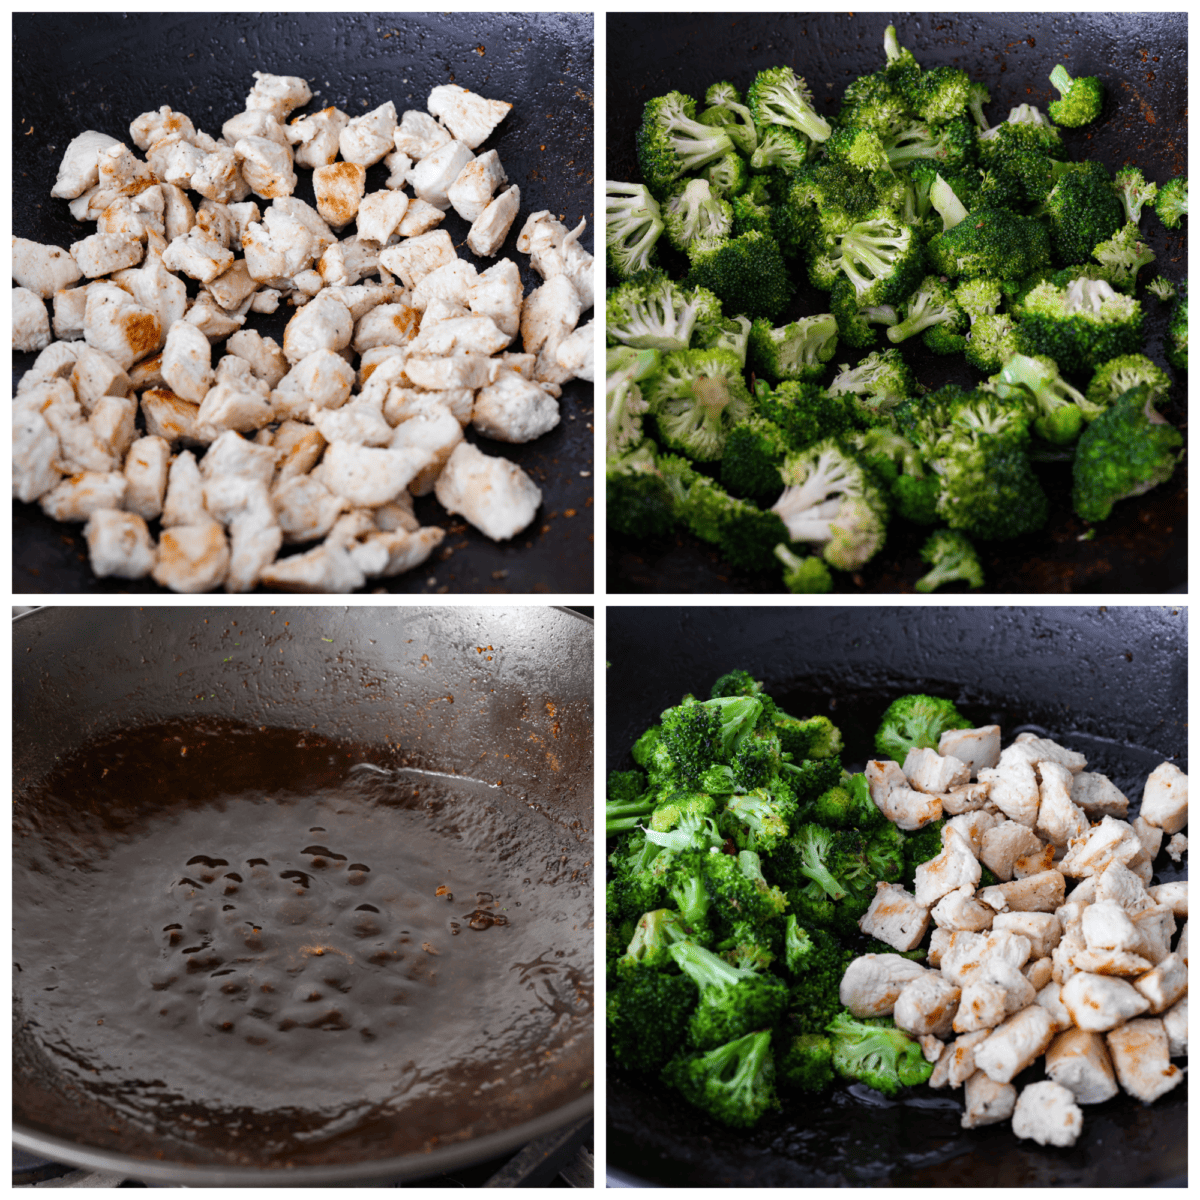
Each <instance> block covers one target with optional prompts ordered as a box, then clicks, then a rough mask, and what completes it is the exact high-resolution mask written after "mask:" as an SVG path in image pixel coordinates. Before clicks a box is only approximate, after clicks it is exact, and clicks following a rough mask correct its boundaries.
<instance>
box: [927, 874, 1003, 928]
mask: <svg viewBox="0 0 1200 1200" xmlns="http://www.w3.org/2000/svg"><path fill="white" fill-rule="evenodd" d="M930 916H931V917H933V922H934V924H935V925H937V926H939V927H940V928H942V929H956V930H969V931H970V932H972V933H979V932H980V931H981V930H984V929H991V927H992V921H993V918H994V917H995V916H996V911H995V909H993V908H990V907H989V906H988V905H986V904H980V903H979V901H978V900H976V899H975V887H974V885H973V884H968V885H967V886H965V887H961V888H956V889H955V890H954V891H952V892H947V893H946V895H944V896H943V897H942V898H941V899H940V900H939V901H938V902H937V904H935V905H934V906H933V908H932V910H931V911H930Z"/></svg>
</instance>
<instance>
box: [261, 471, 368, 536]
mask: <svg viewBox="0 0 1200 1200" xmlns="http://www.w3.org/2000/svg"><path fill="white" fill-rule="evenodd" d="M271 501H272V503H273V504H274V506H275V515H276V519H277V520H278V522H279V525H280V528H281V529H282V530H283V540H284V541H285V542H311V541H313V540H314V539H316V538H320V537H324V536H325V535H326V534H327V533H328V532H329V531H330V529H332V528H333V523H334V521H336V520H337V519H338V517H339V516H340V515H341V513H343V512H344V511H345V510H346V509H348V508H349V507H350V502H349V501H348V500H347V499H346V498H345V496H335V495H334V494H333V493H332V492H331V491H330V490H329V489H328V488H327V487H326V486H325V485H324V484H323V483H322V482H321V481H320V480H319V479H316V478H314V477H313V476H312V475H299V476H295V477H293V478H291V479H286V480H284V481H283V482H281V483H280V484H279V485H278V486H277V487H276V488H275V489H274V490H273V491H272V493H271Z"/></svg>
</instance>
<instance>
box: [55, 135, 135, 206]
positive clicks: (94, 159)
mask: <svg viewBox="0 0 1200 1200" xmlns="http://www.w3.org/2000/svg"><path fill="white" fill-rule="evenodd" d="M120 144H121V143H120V142H118V141H117V139H116V138H115V137H110V136H109V135H108V134H107V133H99V132H97V131H96V130H95V129H88V130H86V131H85V132H83V133H81V134H79V135H77V136H76V137H74V138H72V139H71V141H70V144H69V145H68V146H67V149H66V153H65V154H64V155H63V158H62V162H61V163H60V164H59V167H58V178H57V180H55V183H54V187H53V188H51V190H50V195H51V196H55V197H57V198H59V199H62V200H73V199H75V197H76V196H82V195H83V193H84V192H86V191H87V190H88V188H92V187H95V186H96V185H97V184H98V183H99V182H100V167H99V156H100V152H101V151H102V150H107V149H109V148H110V147H112V146H119V145H120Z"/></svg>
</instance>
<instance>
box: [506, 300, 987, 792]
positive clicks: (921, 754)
mask: <svg viewBox="0 0 1200 1200" xmlns="http://www.w3.org/2000/svg"><path fill="white" fill-rule="evenodd" d="M535 295H536V293H535ZM526 349H528V346H527V347H526ZM904 774H905V776H906V778H907V779H908V782H909V785H910V786H911V787H914V788H916V790H917V791H918V792H926V793H928V794H929V795H931V796H940V795H941V794H942V793H943V792H945V791H948V790H949V789H950V788H952V787H961V786H962V785H963V784H965V783H968V782H969V781H970V773H969V771H968V769H967V765H966V763H962V762H959V760H958V759H957V758H943V757H942V756H941V755H940V754H938V753H937V752H936V751H935V750H928V749H924V748H920V747H914V748H913V749H911V750H910V751H909V752H908V757H907V758H906V759H905V760H904Z"/></svg>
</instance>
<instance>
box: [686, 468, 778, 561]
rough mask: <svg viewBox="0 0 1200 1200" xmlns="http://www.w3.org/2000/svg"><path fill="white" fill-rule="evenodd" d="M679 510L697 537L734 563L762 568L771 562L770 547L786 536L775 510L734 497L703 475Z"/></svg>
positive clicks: (689, 490)
mask: <svg viewBox="0 0 1200 1200" xmlns="http://www.w3.org/2000/svg"><path fill="white" fill-rule="evenodd" d="M679 512H680V516H681V518H682V519H683V521H684V523H685V524H686V525H687V527H688V528H689V529H690V530H691V531H692V532H693V533H694V534H695V535H696V536H697V537H698V538H700V539H701V540H702V541H706V542H712V543H713V544H714V545H716V546H718V547H720V549H721V552H722V553H723V554H724V555H725V556H726V557H727V558H728V559H729V561H730V562H732V563H733V564H734V565H735V566H746V567H749V568H751V569H760V570H765V569H766V568H767V567H768V566H769V565H770V556H771V548H772V547H773V546H775V545H776V544H777V543H778V542H779V540H780V539H781V538H784V537H786V536H787V530H786V529H785V528H784V527H783V523H782V522H781V521H780V520H779V517H778V515H777V514H775V513H772V512H771V511H770V510H763V509H760V508H759V507H758V506H757V505H756V504H752V503H751V502H750V501H748V500H738V499H735V498H734V497H733V496H731V495H730V494H729V493H728V492H727V491H725V489H724V488H723V487H721V485H720V484H719V483H717V482H716V481H715V480H712V479H708V478H707V477H705V476H700V477H698V478H697V479H696V481H695V482H694V483H693V484H692V485H691V487H690V488H689V489H688V493H687V496H686V498H685V499H684V501H683V503H682V504H681V506H680V509H679Z"/></svg>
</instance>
